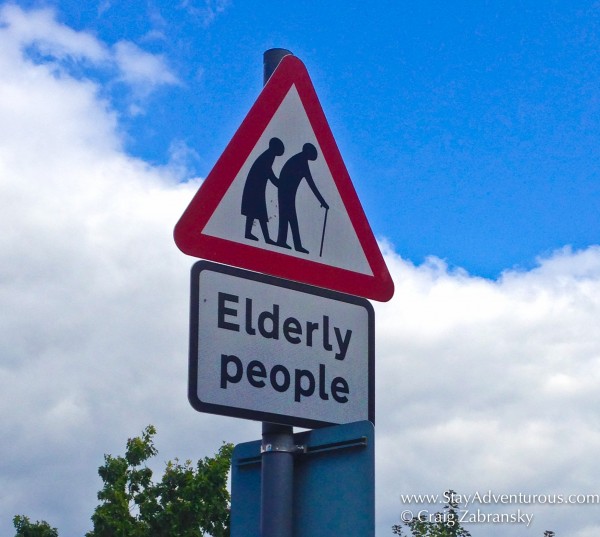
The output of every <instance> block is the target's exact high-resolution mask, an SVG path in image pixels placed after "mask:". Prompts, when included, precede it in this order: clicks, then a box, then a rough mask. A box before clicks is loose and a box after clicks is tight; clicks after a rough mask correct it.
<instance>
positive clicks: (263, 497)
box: [260, 49, 294, 537]
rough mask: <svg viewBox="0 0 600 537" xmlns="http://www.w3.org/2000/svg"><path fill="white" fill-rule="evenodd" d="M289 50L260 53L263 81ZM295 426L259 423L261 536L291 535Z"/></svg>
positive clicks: (288, 536) (281, 536) (270, 50)
mask: <svg viewBox="0 0 600 537" xmlns="http://www.w3.org/2000/svg"><path fill="white" fill-rule="evenodd" d="M288 54H291V53H290V51H288V50H285V49H269V50H267V51H266V52H265V53H264V55H263V66H264V72H263V84H266V83H267V81H268V80H269V78H270V77H271V75H272V74H273V72H274V71H275V69H276V68H277V66H278V65H279V63H280V62H281V60H282V59H283V58H284V57H285V56H287V55H288ZM293 435H294V430H293V429H292V427H291V426H289V425H279V424H274V423H269V422H263V424H262V446H261V450H260V451H261V454H262V465H261V480H260V531H261V537H278V536H279V537H292V535H293V531H294V530H293V526H292V520H293V509H294V436H293Z"/></svg>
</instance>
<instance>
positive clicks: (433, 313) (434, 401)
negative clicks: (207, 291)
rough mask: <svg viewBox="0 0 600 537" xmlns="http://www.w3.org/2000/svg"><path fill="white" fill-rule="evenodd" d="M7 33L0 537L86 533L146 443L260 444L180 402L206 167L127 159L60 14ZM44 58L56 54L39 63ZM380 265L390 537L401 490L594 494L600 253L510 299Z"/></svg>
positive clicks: (570, 258)
mask: <svg viewBox="0 0 600 537" xmlns="http://www.w3.org/2000/svg"><path fill="white" fill-rule="evenodd" d="M0 16H1V17H2V21H3V26H2V27H0V69H1V70H2V73H3V76H2V77H1V78H0V200H1V203H2V211H0V225H1V229H2V233H0V258H1V259H0V300H1V303H2V308H1V310H0V393H1V394H2V396H1V397H0V420H1V429H2V432H3V433H2V435H1V437H0V459H1V460H2V461H3V464H2V465H1V466H0V481H1V482H2V483H3V484H4V486H3V487H2V489H1V490H0V534H2V535H10V534H11V529H12V528H11V525H10V520H11V519H12V516H13V515H15V514H26V515H28V516H30V517H31V518H32V519H34V520H36V519H46V520H48V521H49V522H50V523H51V524H52V525H53V526H57V527H58V528H59V529H60V531H61V534H64V535H83V534H84V532H85V531H87V530H89V529H90V527H91V523H90V521H89V516H90V515H91V513H92V510H93V507H94V506H95V505H96V498H95V493H96V491H97V490H98V489H99V486H100V483H99V479H98V477H97V476H96V468H97V467H98V466H99V465H100V464H101V463H102V455H103V454H104V453H119V452H121V451H122V449H123V446H124V442H125V440H126V438H127V437H129V436H132V435H134V434H137V433H139V432H141V430H142V428H143V427H144V426H145V425H147V424H149V423H153V424H155V425H156V426H157V428H158V431H159V434H158V448H159V450H160V451H161V455H160V458H161V460H166V459H167V458H172V457H175V456H179V457H180V458H182V459H185V458H192V459H194V458H199V457H203V456H205V455H208V454H210V453H214V452H215V451H216V449H217V448H218V446H219V445H220V443H221V441H222V440H227V441H233V442H239V441H248V440H255V439H257V438H259V436H260V425H259V424H257V423H253V422H246V421H244V420H235V419H229V418H223V417H218V416H210V415H206V414H198V413H196V412H194V411H193V410H192V409H191V407H190V406H189V404H188V403H187V400H186V384H187V337H188V334H187V330H188V320H187V312H188V293H189V291H188V286H189V281H188V279H189V276H188V275H189V267H190V266H191V264H192V260H191V259H189V258H187V257H186V256H184V255H183V254H181V253H180V252H179V251H178V250H177V249H176V247H175V246H174V243H173V240H172V229H173V226H174V224H175V222H176V220H177V218H178V217H179V216H180V215H181V213H182V212H183V210H184V208H185V206H186V205H187V203H188V202H189V200H190V199H191V197H192V195H193V193H194V192H195V190H196V189H197V187H198V185H199V182H200V180H199V179H195V180H191V181H189V180H188V181H184V179H189V177H186V173H187V168H186V166H185V162H186V160H187V159H190V158H195V155H194V153H193V150H192V149H190V148H188V147H187V146H186V145H185V144H184V143H182V142H174V144H173V146H172V148H171V152H172V163H171V165H170V166H167V167H164V168H156V167H152V166H150V165H148V164H147V163H145V162H143V161H140V160H138V159H135V158H132V157H130V156H128V155H127V154H126V153H125V152H124V150H123V146H122V141H121V135H120V134H119V126H118V118H117V116H116V114H115V113H114V111H113V110H112V108H111V106H110V103H108V102H107V101H105V100H103V99H102V98H100V97H99V95H101V94H102V92H101V91H100V87H99V83H98V82H94V81H93V80H90V79H86V78H82V77H74V76H70V75H69V71H68V70H67V69H66V68H65V69H64V70H63V71H62V72H61V74H60V76H57V73H56V69H55V64H54V62H55V60H56V58H55V57H58V56H60V57H65V55H69V56H70V57H71V58H80V59H82V60H85V61H99V62H103V61H106V58H107V57H109V56H110V55H111V47H110V46H108V45H106V44H103V43H101V42H99V41H97V40H96V39H95V38H90V37H89V36H87V37H86V35H85V34H82V33H77V32H74V31H72V30H70V29H69V28H66V27H63V26H61V25H59V24H58V23H56V21H55V19H53V17H52V15H51V12H48V11H33V12H29V13H27V14H24V12H22V11H20V9H19V8H16V7H14V6H13V7H4V8H2V10H1V11H0ZM28 25H29V26H28ZM25 28H29V29H28V30H27V31H25ZM26 36H29V37H26ZM40 36H42V37H43V39H42V37H40ZM35 40H38V42H41V41H44V43H45V44H44V47H45V50H47V51H52V55H54V56H53V57H52V58H47V59H45V60H44V59H43V58H40V57H37V58H34V57H32V56H31V54H28V53H27V48H28V46H29V44H31V43H33V42H34V41H35ZM121 47H123V46H122V45H121ZM125 49H127V47H125ZM128 50H129V53H130V54H131V56H130V57H132V56H134V55H135V54H138V53H139V50H136V49H132V48H129V49H128ZM57 51H61V52H60V53H59V52H57ZM127 54H128V52H127V50H126V51H125V55H127ZM61 55H62V56H61ZM161 61H162V60H161ZM150 63H152V62H150ZM125 64H126V62H123V64H122V65H123V66H125ZM154 65H155V66H156V64H154ZM153 69H154V68H153V67H152V65H150V67H148V70H147V71H146V74H144V73H141V74H140V75H139V77H140V78H139V79H138V80H142V79H143V78H144V77H145V76H148V77H149V78H150V79H152V72H153ZM156 83H157V84H158V83H167V82H164V81H163V82H161V81H160V80H157V81H156ZM384 248H385V256H386V260H387V263H388V265H389V267H390V271H391V273H392V275H393V277H394V280H395V283H396V294H395V297H394V298H393V299H392V301H390V302H388V303H385V304H376V305H375V309H376V332H377V353H376V355H377V358H376V364H377V365H376V371H377V373H376V378H377V428H376V431H377V436H376V444H377V482H376V489H377V501H378V504H377V519H378V534H381V535H386V534H390V533H391V531H390V526H391V525H392V524H394V523H397V522H398V517H399V516H400V513H401V511H402V510H403V509H404V508H405V507H406V506H404V505H402V504H401V502H400V494H401V493H402V494H405V493H416V492H421V493H430V494H431V493H438V494H441V493H442V492H443V491H444V490H445V489H447V488H450V487H451V488H454V489H455V490H457V491H458V492H460V493H463V494H470V493H474V492H476V491H480V492H482V493H483V492H486V491H487V490H490V489H491V490H493V491H495V492H498V493H501V492H506V493H519V492H522V493H532V494H551V493H575V494H585V493H589V492H598V491H597V489H595V487H596V486H597V485H596V482H595V479H594V476H596V475H598V470H599V468H598V462H597V455H596V454H597V452H598V450H599V448H600V433H599V432H598V431H600V428H599V427H598V421H599V418H598V414H597V412H596V408H598V403H599V401H598V398H599V397H600V396H599V395H598V390H597V386H598V381H599V380H600V333H599V332H598V330H597V329H596V324H597V319H598V318H599V314H600V248H598V247H597V246H591V247H589V248H587V249H585V250H581V251H572V250H570V249H568V248H565V249H564V250H561V251H558V252H554V253H553V254H551V255H549V256H546V257H544V258H540V260H539V266H538V267H537V268H536V269H534V270H531V271H528V272H517V271H506V272H505V273H504V274H503V275H502V277H501V278H499V279H498V280H497V281H491V280H485V279H482V278H477V277H473V276H470V275H468V274H467V273H465V272H464V271H460V270H459V271H450V270H448V268H447V267H446V265H445V264H444V263H443V261H441V260H439V259H436V258H434V257H432V258H431V259H429V260H428V261H427V262H426V263H425V264H423V265H420V266H415V265H413V264H412V263H410V262H409V261H407V260H405V259H402V258H401V257H400V256H399V255H398V254H397V253H396V252H395V251H394V249H393V248H391V247H389V246H385V245H384ZM482 507H484V508H487V509H488V510H489V511H493V510H494V509H496V508H499V507H502V508H503V509H504V510H507V509H511V508H518V507H521V508H522V509H524V510H527V511H532V512H534V513H535V518H534V523H533V525H532V527H531V528H530V530H528V532H529V533H528V534H531V535H541V534H542V533H543V530H545V529H554V530H555V531H557V535H558V534H565V535H566V534H569V535H575V536H577V537H584V536H588V535H595V534H596V533H597V531H598V528H594V527H593V526H592V525H591V524H590V523H587V522H585V521H586V520H594V519H597V514H598V506H594V505H586V506H580V505H576V506H561V508H560V509H558V508H554V509H551V508H549V506H544V505H533V506H528V505H525V506H514V505H509V506H506V505H505V506H482ZM562 507H564V509H563V508H562ZM440 508H441V506H437V505H436V506H432V509H433V510H439V509H440ZM470 529H471V532H472V533H473V535H480V534H485V535H492V536H494V535H523V534H524V533H525V532H524V528H523V527H522V526H519V525H516V524H513V525H508V526H507V525H503V526H491V527H486V528H485V529H484V528H483V527H471V528H470Z"/></svg>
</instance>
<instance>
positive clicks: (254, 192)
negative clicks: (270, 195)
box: [242, 138, 284, 244]
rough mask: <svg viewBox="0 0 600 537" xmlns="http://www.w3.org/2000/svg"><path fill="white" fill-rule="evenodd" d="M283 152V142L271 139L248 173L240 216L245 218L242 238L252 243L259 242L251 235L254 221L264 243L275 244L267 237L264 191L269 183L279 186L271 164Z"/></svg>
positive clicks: (267, 217)
mask: <svg viewBox="0 0 600 537" xmlns="http://www.w3.org/2000/svg"><path fill="white" fill-rule="evenodd" d="M283 152H284V146H283V142H282V141H281V140H280V139H279V138H271V140H270V141H269V148H268V149H267V150H266V151H265V152H264V153H261V154H260V155H259V156H258V158H257V159H256V160H255V161H254V164H252V167H251V168H250V171H249V172H248V177H247V178H246V184H245V185H244V192H243V194H242V214H243V215H244V216H245V217H246V230H245V235H244V236H245V237H246V238H247V239H250V240H253V241H257V240H259V239H258V237H256V236H255V235H253V234H252V226H253V225H254V220H258V222H259V223H260V227H261V229H262V232H263V237H264V239H265V242H266V243H267V244H276V242H275V241H274V240H272V239H271V238H270V237H269V228H268V226H267V222H268V221H269V215H268V214H267V200H266V191H267V183H268V182H269V181H271V182H272V183H273V184H274V185H275V186H279V179H277V177H276V176H275V173H273V162H274V161H275V157H280V156H281V155H283Z"/></svg>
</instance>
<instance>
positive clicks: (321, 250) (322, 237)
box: [319, 207, 329, 257]
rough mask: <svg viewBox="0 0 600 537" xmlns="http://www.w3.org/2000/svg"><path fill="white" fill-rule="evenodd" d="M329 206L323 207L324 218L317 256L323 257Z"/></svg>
mask: <svg viewBox="0 0 600 537" xmlns="http://www.w3.org/2000/svg"><path fill="white" fill-rule="evenodd" d="M328 212H329V207H327V208H326V209H325V220H324V221H323V233H322V234H321V249H320V250H319V257H323V242H324V241H325V226H326V225H327V213H328Z"/></svg>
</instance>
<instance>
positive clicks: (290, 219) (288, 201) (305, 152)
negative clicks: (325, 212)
mask: <svg viewBox="0 0 600 537" xmlns="http://www.w3.org/2000/svg"><path fill="white" fill-rule="evenodd" d="M316 159H317V148H316V147H315V146H314V145H312V144H310V143H306V144H304V145H303V146H302V151H301V152H300V153H298V154H297V155H294V156H293V157H290V158H289V160H288V161H287V162H286V163H285V164H284V165H283V168H282V169H281V173H280V174H279V186H278V194H277V199H278V202H279V234H278V236H277V246H280V247H282V248H289V249H291V246H289V245H288V244H287V233H288V227H289V228H291V229H292V238H293V240H294V249H295V250H296V251H298V252H302V253H305V254H307V253H308V250H307V249H306V248H304V247H303V246H302V241H301V240H300V229H299V227H298V215H297V213H296V194H297V192H298V186H300V183H301V181H302V179H306V182H307V183H308V186H309V187H310V189H311V190H312V191H313V194H314V195H315V196H316V198H317V199H318V200H319V202H320V203H321V207H324V208H325V209H329V205H327V203H326V202H325V200H324V199H323V196H321V193H320V192H319V189H318V188H317V185H315V182H314V180H313V178H312V175H311V174H310V168H309V166H308V161H309V160H316Z"/></svg>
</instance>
